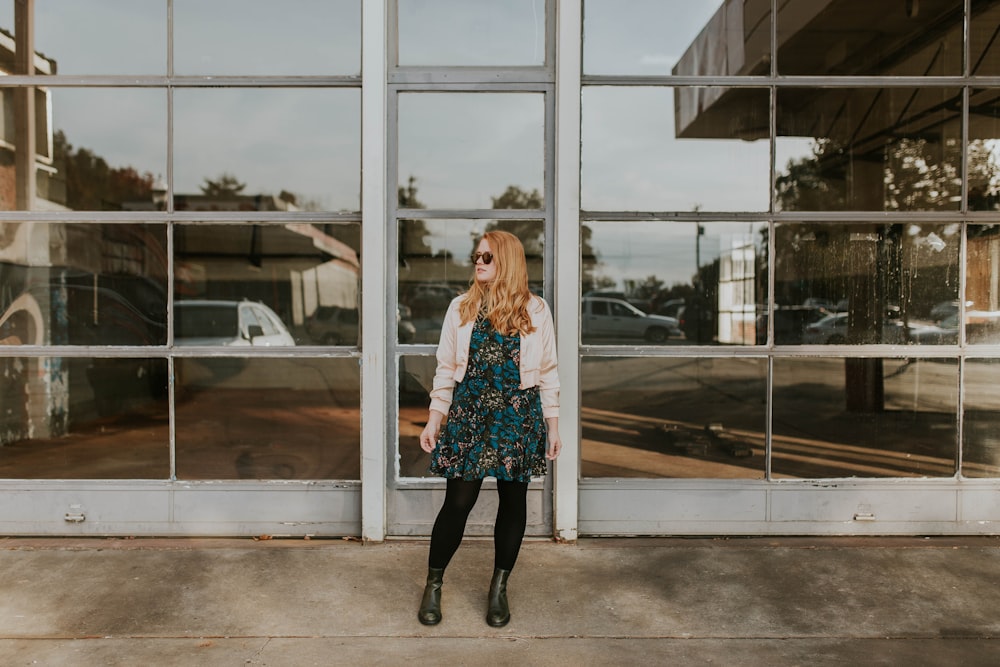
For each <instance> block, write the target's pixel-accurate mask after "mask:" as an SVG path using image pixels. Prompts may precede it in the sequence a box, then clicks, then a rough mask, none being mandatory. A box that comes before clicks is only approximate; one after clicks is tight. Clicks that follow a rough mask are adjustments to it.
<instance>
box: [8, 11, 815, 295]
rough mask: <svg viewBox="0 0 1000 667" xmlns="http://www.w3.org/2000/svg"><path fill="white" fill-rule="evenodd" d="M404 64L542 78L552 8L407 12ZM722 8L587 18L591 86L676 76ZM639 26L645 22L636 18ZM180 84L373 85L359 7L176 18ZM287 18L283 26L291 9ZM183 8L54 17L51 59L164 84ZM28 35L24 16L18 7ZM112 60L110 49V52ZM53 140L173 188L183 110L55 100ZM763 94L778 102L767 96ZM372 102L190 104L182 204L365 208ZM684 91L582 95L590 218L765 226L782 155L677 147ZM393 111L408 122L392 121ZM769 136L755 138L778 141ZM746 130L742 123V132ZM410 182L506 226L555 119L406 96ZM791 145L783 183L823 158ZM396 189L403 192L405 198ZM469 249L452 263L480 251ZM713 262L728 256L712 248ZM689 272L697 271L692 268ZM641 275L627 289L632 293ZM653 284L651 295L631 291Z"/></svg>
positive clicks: (520, 101)
mask: <svg viewBox="0 0 1000 667" xmlns="http://www.w3.org/2000/svg"><path fill="white" fill-rule="evenodd" d="M398 4H399V10H400V16H399V35H400V44H399V57H400V60H401V62H402V63H403V64H424V65H442V64H447V63H461V64H466V65H492V64H508V65H538V64H540V63H541V62H543V59H544V20H545V14H544V0H504V1H500V0H398ZM721 5H722V1H721V0H585V3H584V22H583V27H584V45H583V63H584V73H585V74H593V75H614V74H627V75H647V74H668V73H670V71H671V69H672V67H673V66H674V65H675V64H676V63H677V61H678V60H679V59H680V58H681V56H682V55H683V53H684V52H685V51H686V50H687V48H688V47H689V46H690V45H691V44H692V43H693V42H695V40H696V38H697V36H698V34H699V33H700V32H701V31H702V29H703V28H704V27H705V26H706V24H707V23H709V21H710V19H711V18H712V17H713V15H714V14H715V13H716V12H717V11H718V9H719V7H720V6H721ZM625 6H627V7H628V9H629V11H627V12H623V11H622V8H623V7H625ZM173 7H174V25H173V40H174V44H173V54H174V71H175V73H176V74H178V75H204V76H207V75H218V76H229V75H290V74H306V75H356V74H358V73H359V71H360V32H361V12H360V7H361V5H360V1H359V0H283V1H282V2H281V3H276V2H274V1H273V0H210V1H206V0H173ZM279 7H280V13H279V12H278V11H276V10H277V8H279ZM166 12H167V2H166V0H88V1H87V2H81V1H80V0H36V16H35V23H36V32H37V37H36V46H37V48H38V50H39V51H41V52H42V53H44V54H45V55H46V56H48V57H51V58H54V59H55V60H56V61H57V64H58V71H59V73H61V74H65V75H75V74H106V75H143V74H147V75H162V74H165V73H166V68H167V32H166V21H165V17H166ZM0 25H2V26H3V27H7V28H8V29H10V28H11V27H12V25H13V1H12V0H7V1H6V2H2V1H0ZM97 45H99V46H100V48H96V46H97ZM51 90H52V93H51V94H52V95H53V117H54V119H53V125H54V127H55V128H57V129H63V130H64V131H65V132H66V134H67V137H68V139H69V141H70V142H71V143H72V144H73V145H74V146H75V147H78V148H79V147H85V148H89V149H91V150H93V151H94V152H95V153H97V154H99V155H101V156H103V157H105V158H106V159H107V160H108V161H109V163H111V164H112V165H113V166H125V165H130V166H134V167H135V168H137V169H138V170H139V171H140V172H149V173H152V174H154V175H156V176H160V175H162V176H164V177H166V175H167V174H166V172H167V146H166V140H167V139H166V138H167V123H168V117H167V95H166V92H165V91H163V90H157V89H152V88H150V89H124V88H117V89H115V88H101V89H94V88H89V89H84V88H77V89H66V88H56V89H51ZM766 94H767V93H766V90H765V89H762V90H761V95H766ZM360 99H361V98H360V94H359V91H358V90H357V89H335V90H330V89H308V88H286V89H281V90H261V89H252V88H239V89H216V88H197V89H191V88H188V89H183V88H182V89H177V90H175V93H174V115H173V122H174V125H173V132H174V191H175V192H176V193H182V194H183V193H197V192H198V191H199V186H200V185H202V184H203V183H204V179H206V178H217V177H218V176H220V175H221V174H222V173H224V172H228V173H231V174H233V175H235V176H236V177H237V178H238V179H239V180H240V181H242V182H245V183H246V184H247V187H246V189H245V191H244V192H246V193H248V194H256V193H270V194H278V192H280V191H281V190H288V191H292V192H295V193H297V194H299V195H300V196H302V197H304V198H305V199H306V200H308V201H310V202H311V203H312V204H313V205H314V206H317V207H319V208H322V209H325V210H358V208H359V207H360V201H359V199H360V197H359V193H360V187H361V175H360V150H361V147H360V129H361V111H360ZM676 103H677V100H676V99H675V95H674V91H673V90H672V89H667V88H658V89H653V88H637V87H600V86H596V87H595V86H591V87H587V88H585V90H584V91H583V93H582V100H581V104H582V119H581V121H582V146H581V157H582V170H581V190H582V194H581V205H582V208H584V209H585V210H639V211H692V210H696V209H698V210H706V211H718V212H720V213H721V214H722V215H720V217H722V218H724V217H725V216H724V213H725V212H730V211H766V210H767V207H768V197H769V178H768V168H769V164H770V155H769V146H768V142H767V141H766V140H756V141H743V140H733V139H706V138H699V139H678V138H677V137H676V136H675V120H674V115H675V104H676ZM390 108H392V106H391V105H390ZM765 121H766V119H752V122H765ZM734 122H735V120H734ZM398 137H399V156H398V166H399V180H400V182H401V183H405V182H406V180H407V178H408V177H409V176H411V175H412V176H415V177H416V179H417V188H418V197H419V199H420V200H421V201H423V202H424V203H425V204H426V205H427V206H429V207H434V206H438V207H458V208H489V207H490V206H491V197H496V196H499V195H500V194H501V193H502V192H503V191H504V190H505V189H506V188H507V186H510V185H515V186H517V187H520V188H522V189H524V190H533V189H538V190H539V191H544V186H545V184H544V182H543V174H544V150H545V136H544V103H543V96H542V95H541V94H538V93H514V92H504V93H464V94H457V93H433V94H422V95H420V94H415V93H403V94H401V95H400V96H399V98H398ZM810 143H811V141H810V140H809V139H796V138H782V139H781V141H779V142H778V145H777V150H778V154H777V155H776V164H777V165H778V168H779V169H781V168H782V167H783V166H784V165H785V164H787V162H788V161H789V160H791V159H795V158H799V157H803V156H806V155H809V154H810ZM390 187H391V186H390ZM648 233H649V234H653V235H654V236H653V237H651V238H652V241H651V242H650V243H643V242H641V241H637V242H636V243H637V245H636V246H635V247H632V248H628V247H623V246H621V245H620V244H616V243H615V240H616V239H615V238H613V237H612V238H608V239H607V240H602V239H600V238H598V239H597V240H598V241H599V243H598V247H599V248H606V249H607V250H606V256H607V259H608V260H609V261H611V260H612V257H613V255H615V254H616V253H618V252H619V251H618V250H615V251H614V252H612V250H611V249H612V248H620V252H621V253H623V254H622V255H620V256H619V257H620V269H618V271H617V272H618V273H620V274H621V275H623V276H625V277H642V276H644V275H648V273H647V271H648V268H649V266H648V265H647V264H648V262H647V261H640V259H639V258H640V257H641V256H643V254H642V253H641V252H639V249H641V248H642V247H645V246H649V247H657V246H658V245H662V244H663V243H664V242H666V241H667V240H668V239H667V237H665V236H663V235H662V234H661V233H660V232H658V231H656V230H654V229H649V230H648ZM466 236H467V231H465V232H463V233H462V234H461V235H460V238H455V239H447V240H446V239H443V238H442V239H436V240H433V241H432V244H433V245H442V244H443V245H448V244H453V245H454V246H455V248H454V249H460V252H465V251H466V250H467V245H468V239H467V238H466ZM704 241H705V249H706V252H707V251H708V249H709V248H710V247H711V244H710V242H709V239H704ZM686 254H689V253H685V255H686ZM626 274H629V275H627V276H626ZM631 274H637V275H631Z"/></svg>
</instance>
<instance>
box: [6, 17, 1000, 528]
mask: <svg viewBox="0 0 1000 667" xmlns="http://www.w3.org/2000/svg"><path fill="white" fill-rule="evenodd" d="M119 4H120V3H119ZM119 4H115V3H106V2H100V1H95V2H90V3H78V2H73V1H71V0H54V1H53V2H48V3H39V2H35V1H34V0H27V1H25V2H21V1H18V2H13V0H0V72H2V73H3V75H4V77H3V81H2V83H3V86H2V91H3V92H2V102H3V119H4V123H3V127H2V128H0V508H2V509H0V525H2V526H3V527H4V529H5V532H6V533H8V534H52V535H118V534H129V535H137V534H149V535H258V534H270V535H283V534H289V535H311V534H320V535H361V536H362V537H364V538H365V539H371V540H382V539H385V538H387V537H394V536H426V535H428V534H429V532H430V529H431V525H432V522H433V518H434V514H435V510H436V503H437V500H438V498H439V496H440V493H441V492H442V489H443V486H442V482H441V481H440V480H439V479H436V478H433V477H431V476H430V475H429V473H428V471H427V464H428V461H427V457H426V455H425V454H424V453H423V452H422V451H421V450H420V448H419V446H418V437H419V433H420V431H421V429H422V428H423V425H424V423H425V420H426V416H427V413H426V410H427V405H428V391H429V388H430V386H431V383H432V379H433V376H434V372H435V356H434V355H435V350H436V344H437V342H438V339H439V336H440V334H441V323H442V319H443V317H444V314H445V312H446V310H447V308H448V305H449V303H450V302H451V301H452V300H453V299H454V298H455V297H456V296H458V295H460V294H461V293H462V292H463V291H465V290H466V289H467V287H468V285H469V281H470V279H471V276H472V272H473V268H474V265H473V263H472V261H471V260H470V258H469V255H470V253H471V252H472V251H473V250H474V249H475V246H476V243H477V241H478V239H479V238H480V237H481V235H482V234H483V233H484V232H487V231H491V230H506V231H509V232H511V233H513V234H515V235H517V236H518V237H519V238H520V239H521V240H522V242H523V244H524V246H525V249H526V254H527V260H528V271H529V288H530V289H531V290H532V291H533V292H534V293H536V294H538V295H540V296H542V297H544V298H545V299H547V300H548V302H549V304H550V305H551V306H552V309H553V312H554V314H555V316H556V324H557V330H558V344H559V356H560V359H561V363H563V364H565V366H566V372H565V373H564V374H563V382H562V405H561V409H562V413H561V420H560V430H561V432H562V435H563V439H564V441H566V449H565V453H564V455H563V456H562V457H561V458H560V459H559V460H558V461H557V462H556V463H554V464H553V465H552V466H551V468H550V471H549V474H548V475H547V476H545V477H544V478H543V477H539V478H537V479H536V480H534V481H533V482H532V483H531V485H530V487H529V513H528V533H529V534H531V535H537V536H552V535H555V536H557V537H559V538H561V539H568V540H572V539H575V538H576V537H578V536H581V535H584V536H590V535H595V536H596V535H649V534H654V535H659V534H664V535H666V534H670V535H677V534H683V535H694V534H699V535H704V534H741V535H746V534H753V535H763V534H803V535H819V534H858V535H864V534H923V535H926V534H983V533H989V534H992V533H997V532H1000V507H998V505H997V503H996V501H995V496H996V494H997V491H998V489H1000V405H998V404H997V399H996V398H995V394H996V392H995V391H994V389H993V387H994V386H995V385H996V381H997V369H998V364H997V360H998V359H1000V203H998V202H1000V121H998V118H1000V111H998V110H1000V87H998V86H997V85H996V84H997V77H998V76H1000V46H998V44H1000V42H998V40H996V26H997V25H998V24H1000V2H998V1H994V0H974V1H971V2H970V1H969V0H965V1H964V2H963V1H961V0H921V2H905V3H904V2H901V3H894V4H893V5H892V7H886V6H883V5H881V4H877V3H871V2H868V3H864V2H858V1H857V0H824V1H822V2H820V1H813V0H808V1H807V0H796V1H789V2H781V3H776V2H773V1H772V0H697V1H692V0H664V1H662V2H642V3H640V2H636V3H620V2H617V0H571V1H570V0H546V1H544V2H535V3H523V2H515V1H512V0H511V1H502V2H492V3H475V2H454V1H452V0H425V1H422V2H419V3H418V2H416V1H415V0H394V1H393V2H384V3H381V2H372V3H368V2H365V3H362V2H360V0H334V1H331V2H323V3H305V4H302V5H301V6H297V7H296V8H295V9H292V10H288V11H290V12H292V13H294V14H295V17H294V18H295V19H296V20H295V21H285V22H275V21H261V20H260V18H259V17H260V16H266V15H268V12H273V11H275V9H276V8H277V7H278V5H277V3H275V2H273V0H246V2H244V3H242V6H243V7H244V9H245V11H242V12H240V13H239V14H238V15H234V14H233V13H232V12H227V11H226V9H225V6H224V5H225V3H207V4H206V3H198V2H193V1H188V0H173V1H171V2H168V1H167V0H152V1H150V2H146V3H137V4H136V6H135V7H131V6H130V9H129V11H122V10H121V7H120V6H119ZM84 6H85V7H84ZM285 9H286V8H284V6H282V10H283V11H284V10H285ZM363 13H364V14H365V17H366V20H365V21H362V14H363ZM286 24H288V25H286ZM557 35H559V39H558V40H557V39H556V36H557ZM262 43H266V44H268V45H269V47H268V48H267V49H261V48H259V45H260V44H262ZM94 44H101V45H102V49H95V48H94ZM557 100H558V104H557ZM27 492H30V495H31V497H32V502H31V503H30V504H25V503H24V502H21V501H20V500H19V499H21V498H23V497H25V494H26V493H27ZM493 502H494V500H493V499H492V497H490V494H484V500H483V502H482V504H483V507H481V508H478V509H477V513H476V514H474V515H473V517H472V519H471V521H470V524H469V532H470V534H476V533H483V534H485V533H488V532H489V531H490V530H491V519H492V516H491V512H492V509H493V507H492V506H491V503H493ZM480 512H481V514H480Z"/></svg>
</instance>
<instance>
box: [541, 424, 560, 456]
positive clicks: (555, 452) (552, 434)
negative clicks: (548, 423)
mask: <svg viewBox="0 0 1000 667" xmlns="http://www.w3.org/2000/svg"><path fill="white" fill-rule="evenodd" d="M561 451H562V440H561V439H560V438H559V431H552V430H550V431H549V446H548V448H547V449H546V450H545V458H547V459H548V460H550V461H554V460H555V458H556V457H557V456H559V452H561Z"/></svg>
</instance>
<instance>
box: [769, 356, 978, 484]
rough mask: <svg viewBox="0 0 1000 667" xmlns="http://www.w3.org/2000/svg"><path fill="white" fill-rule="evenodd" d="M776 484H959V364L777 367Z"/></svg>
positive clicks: (780, 362) (801, 361)
mask: <svg viewBox="0 0 1000 667" xmlns="http://www.w3.org/2000/svg"><path fill="white" fill-rule="evenodd" d="M772 404H773V407H772V410H773V417H772V433H773V437H772V444H771V450H772V461H771V470H772V474H773V475H774V476H775V477H798V478H802V477H808V478H812V477H951V476H952V475H954V474H955V455H956V450H955V446H956V442H957V433H956V424H957V420H956V414H955V413H956V410H957V407H958V364H957V363H956V360H954V359H949V360H944V359H933V360H931V359H829V358H827V359H824V358H812V357H810V358H797V359H775V360H774V394H773V399H772Z"/></svg>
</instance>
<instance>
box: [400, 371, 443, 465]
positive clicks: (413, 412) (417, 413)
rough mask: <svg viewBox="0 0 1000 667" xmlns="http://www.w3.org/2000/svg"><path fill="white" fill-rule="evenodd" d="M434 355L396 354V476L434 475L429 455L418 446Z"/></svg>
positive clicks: (425, 414) (432, 383) (432, 374)
mask: <svg viewBox="0 0 1000 667" xmlns="http://www.w3.org/2000/svg"><path fill="white" fill-rule="evenodd" d="M436 367H437V359H435V358H434V357H433V356H432V355H415V354H411V355H406V356H403V357H400V358H399V451H398V454H399V476H400V477H434V475H431V473H430V472H429V470H428V466H429V465H430V457H429V456H428V454H427V453H425V452H424V450H422V449H421V448H420V432H421V431H423V430H424V426H425V425H426V424H427V409H428V406H429V405H430V401H431V399H430V393H431V388H432V387H433V385H434V371H435V368H436Z"/></svg>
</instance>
